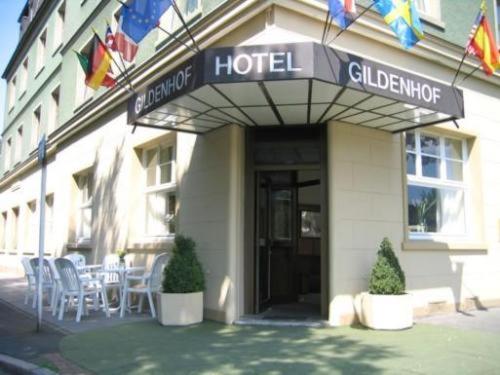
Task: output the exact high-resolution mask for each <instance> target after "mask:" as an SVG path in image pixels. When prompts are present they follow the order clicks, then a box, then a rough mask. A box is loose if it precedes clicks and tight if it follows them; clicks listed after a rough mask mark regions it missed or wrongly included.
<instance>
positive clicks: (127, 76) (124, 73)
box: [106, 21, 130, 82]
mask: <svg viewBox="0 0 500 375" xmlns="http://www.w3.org/2000/svg"><path fill="white" fill-rule="evenodd" d="M106 24H107V26H108V27H109V29H110V30H111V33H113V30H112V29H111V26H110V23H109V22H108V21H106ZM115 35H116V33H115ZM106 47H107V46H106ZM118 57H120V62H121V63H122V67H123V75H126V79H127V81H128V82H130V77H129V75H128V73H127V66H126V65H125V61H123V57H122V54H121V53H120V51H118ZM118 69H120V68H118Z"/></svg>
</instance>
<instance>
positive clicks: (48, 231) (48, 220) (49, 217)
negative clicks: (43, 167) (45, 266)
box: [45, 194, 55, 254]
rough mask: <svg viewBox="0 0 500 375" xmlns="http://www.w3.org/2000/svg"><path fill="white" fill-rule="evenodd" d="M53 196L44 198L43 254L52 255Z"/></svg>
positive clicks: (53, 242)
mask: <svg viewBox="0 0 500 375" xmlns="http://www.w3.org/2000/svg"><path fill="white" fill-rule="evenodd" d="M54 235H55V233H54V194H49V195H47V196H46V197H45V252H46V253H47V254H54V252H55V241H54Z"/></svg>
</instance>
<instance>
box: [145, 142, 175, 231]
mask: <svg viewBox="0 0 500 375" xmlns="http://www.w3.org/2000/svg"><path fill="white" fill-rule="evenodd" d="M144 167H145V170H146V234H147V235H150V236H165V235H169V234H174V233H175V212H176V204H177V202H176V195H175V189H176V183H175V150H174V146H172V145H160V146H158V147H155V148H152V149H149V150H146V151H145V152H144Z"/></svg>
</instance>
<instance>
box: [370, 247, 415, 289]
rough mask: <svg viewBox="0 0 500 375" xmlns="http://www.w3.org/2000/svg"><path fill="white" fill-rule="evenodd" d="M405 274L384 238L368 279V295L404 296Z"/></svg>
mask: <svg viewBox="0 0 500 375" xmlns="http://www.w3.org/2000/svg"><path fill="white" fill-rule="evenodd" d="M405 284H406V282H405V274H404V272H403V270H402V269H401V266H400V265H399V261H398V258H397V257H396V254H394V251H393V250H392V244H391V242H390V241H389V239H388V238H387V237H386V238H384V239H383V240H382V243H381V244H380V249H379V251H378V253H377V262H376V263H375V265H374V266H373V270H372V274H371V277H370V286H369V290H370V294H404V293H405V287H406V285H405Z"/></svg>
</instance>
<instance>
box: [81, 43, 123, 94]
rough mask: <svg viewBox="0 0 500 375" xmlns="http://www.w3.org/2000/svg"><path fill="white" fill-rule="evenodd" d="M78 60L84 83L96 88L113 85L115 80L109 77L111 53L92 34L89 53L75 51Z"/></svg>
mask: <svg viewBox="0 0 500 375" xmlns="http://www.w3.org/2000/svg"><path fill="white" fill-rule="evenodd" d="M76 54H77V56H78V60H79V61H80V65H81V66H82V69H83V71H84V72H85V84H86V85H87V86H89V87H90V88H92V89H94V90H97V89H98V88H99V87H101V86H105V87H113V86H114V85H115V84H116V80H115V79H114V78H113V77H111V75H110V73H111V61H112V59H111V55H110V54H109V51H108V50H107V49H106V46H105V45H104V43H103V42H102V41H101V40H100V39H99V37H98V36H97V35H94V41H93V43H92V49H91V51H90V53H89V54H88V55H87V54H84V53H80V52H77V53H76Z"/></svg>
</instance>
